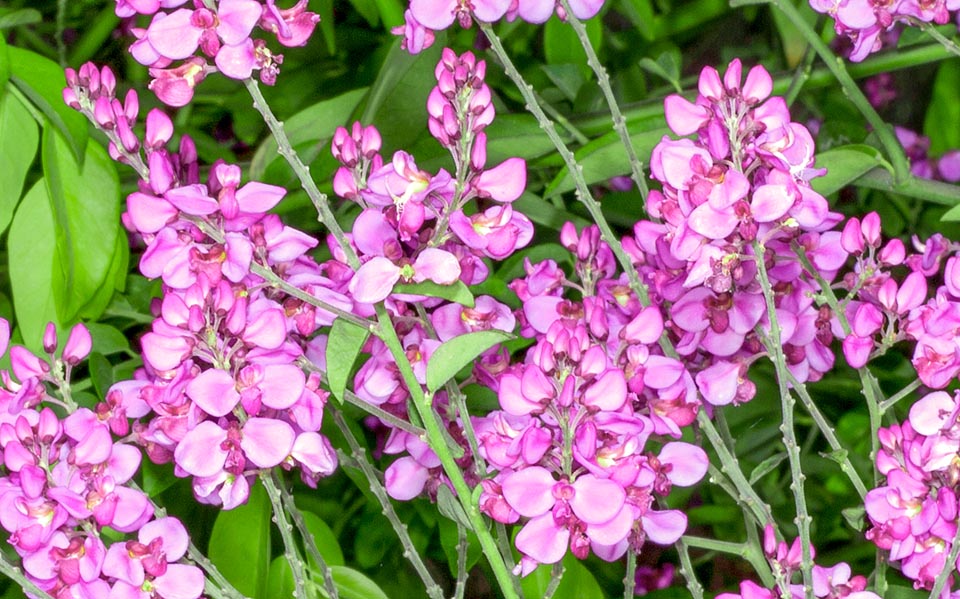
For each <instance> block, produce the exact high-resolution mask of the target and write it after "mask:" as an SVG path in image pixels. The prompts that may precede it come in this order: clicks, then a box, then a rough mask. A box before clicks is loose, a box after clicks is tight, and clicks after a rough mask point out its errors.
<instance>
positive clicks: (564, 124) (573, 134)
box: [533, 91, 590, 146]
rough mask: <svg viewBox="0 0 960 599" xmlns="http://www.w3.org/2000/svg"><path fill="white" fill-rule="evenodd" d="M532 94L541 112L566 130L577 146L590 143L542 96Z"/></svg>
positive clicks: (588, 139)
mask: <svg viewBox="0 0 960 599" xmlns="http://www.w3.org/2000/svg"><path fill="white" fill-rule="evenodd" d="M533 93H535V94H536V95H537V103H538V104H540V106H542V107H543V110H544V111H545V112H546V113H547V114H549V115H550V118H552V119H553V120H555V121H557V123H558V124H559V125H560V126H561V127H563V128H564V129H566V130H567V133H569V134H570V136H571V137H573V139H574V140H575V141H576V142H577V143H578V144H580V145H581V146H585V145H587V144H588V143H590V138H589V137H587V136H586V135H584V134H583V131H580V129H578V128H577V126H576V125H574V124H573V123H571V122H570V119H568V118H567V117H565V116H564V115H563V113H562V112H560V111H559V110H557V109H556V108H554V107H553V105H552V104H550V103H549V102H547V101H546V100H544V99H543V96H541V95H540V94H539V93H538V92H536V91H534V92H533Z"/></svg>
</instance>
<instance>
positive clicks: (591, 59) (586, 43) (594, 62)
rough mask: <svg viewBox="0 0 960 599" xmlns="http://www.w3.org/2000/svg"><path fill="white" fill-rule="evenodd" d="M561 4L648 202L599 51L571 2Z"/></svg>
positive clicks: (631, 142)
mask: <svg viewBox="0 0 960 599" xmlns="http://www.w3.org/2000/svg"><path fill="white" fill-rule="evenodd" d="M560 4H561V6H563V8H564V10H565V11H566V12H567V22H568V23H569V24H570V26H571V27H572V28H573V31H574V33H576V34H577V39H579V40H580V45H581V46H583V51H584V52H586V53H587V64H588V65H589V66H590V68H591V69H592V70H593V72H594V74H596V76H597V83H598V84H599V85H600V91H601V92H602V93H603V98H604V100H606V102H607V108H608V109H609V110H610V116H611V117H612V118H613V129H614V131H616V132H617V135H618V136H619V137H620V143H622V144H623V148H624V149H625V150H626V152H627V160H629V162H630V174H631V175H632V177H633V182H634V183H636V185H637V189H639V190H640V198H641V200H646V198H647V193H648V191H649V190H648V189H647V181H646V179H645V178H644V175H643V165H641V164H640V159H639V158H638V157H637V150H636V148H634V147H633V141H631V140H630V132H629V131H627V120H626V119H625V118H623V113H622V112H621V111H620V105H619V104H618V103H617V99H616V97H614V95H613V89H612V88H611V87H610V77H609V76H608V75H607V70H606V69H605V68H604V66H603V65H602V64H601V63H600V59H599V58H598V57H597V51H596V50H595V49H594V48H593V44H592V43H590V37H589V36H588V35H587V28H586V27H584V26H583V23H582V22H581V21H580V19H578V18H577V17H576V16H575V15H574V14H573V10H571V8H570V2H569V0H560Z"/></svg>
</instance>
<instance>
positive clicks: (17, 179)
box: [0, 46, 40, 233]
mask: <svg viewBox="0 0 960 599" xmlns="http://www.w3.org/2000/svg"><path fill="white" fill-rule="evenodd" d="M4 52H6V48H5V47H2V46H0V61H2V56H3V53H4ZM39 143H40V136H39V134H38V133H37V124H36V123H35V122H34V120H33V119H32V118H31V117H30V111H29V110H27V107H26V106H24V105H23V104H22V103H21V102H20V100H19V98H17V97H16V96H15V95H13V94H5V95H4V96H3V97H2V98H0V164H2V165H3V168H0V233H3V232H4V231H6V230H7V226H8V225H9V224H10V219H12V218H13V211H14V209H15V208H16V207H17V203H18V202H19V201H20V196H21V194H22V193H23V184H24V181H25V180H26V178H27V173H28V172H30V165H32V164H33V159H34V157H35V156H36V154H37V146H38V145H39Z"/></svg>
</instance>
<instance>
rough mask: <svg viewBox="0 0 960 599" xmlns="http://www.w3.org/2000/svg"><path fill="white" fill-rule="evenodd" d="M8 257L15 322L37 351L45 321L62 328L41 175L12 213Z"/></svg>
mask: <svg viewBox="0 0 960 599" xmlns="http://www.w3.org/2000/svg"><path fill="white" fill-rule="evenodd" d="M7 259H8V267H9V271H10V286H11V288H12V290H13V309H14V314H16V317H17V326H18V327H19V328H20V332H21V334H22V335H23V340H24V344H25V345H26V346H27V347H28V348H30V349H31V350H33V351H35V352H39V351H40V350H41V349H42V344H41V339H42V337H43V330H44V328H45V327H46V325H47V322H53V323H54V324H55V325H57V328H58V329H61V330H62V327H61V326H59V322H60V321H59V319H58V318H57V308H56V304H55V302H54V298H53V285H54V276H53V273H54V270H56V271H57V272H59V271H60V265H59V256H58V254H57V248H56V229H55V228H54V221H53V213H52V211H51V208H50V199H49V196H48V194H47V187H46V184H45V183H44V181H43V180H42V179H41V180H40V181H37V183H36V184H34V186H33V187H32V188H30V191H28V192H27V194H26V195H25V196H24V198H23V201H21V202H20V206H19V207H18V208H17V211H16V213H15V214H14V215H13V222H11V223H10V232H9V235H8V237H7Z"/></svg>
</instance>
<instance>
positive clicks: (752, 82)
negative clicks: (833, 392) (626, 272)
mask: <svg viewBox="0 0 960 599" xmlns="http://www.w3.org/2000/svg"><path fill="white" fill-rule="evenodd" d="M771 88H772V80H771V78H770V75H769V73H767V72H766V70H764V69H763V67H761V66H757V67H754V68H753V69H751V70H750V72H749V74H748V75H747V77H746V80H745V81H744V80H743V79H742V70H741V65H740V62H739V60H734V61H733V62H731V63H730V65H729V67H728V69H727V71H726V73H725V75H724V76H723V77H722V78H721V76H720V74H719V73H718V72H717V71H716V70H715V69H713V68H711V67H707V68H705V69H704V70H703V71H702V73H701V75H700V81H699V92H700V93H699V95H698V97H697V99H696V102H690V101H688V100H686V99H685V98H683V97H681V96H679V95H673V96H669V97H668V98H667V99H666V101H665V106H666V118H667V123H668V125H669V126H670V128H671V129H672V130H673V131H674V132H675V133H676V134H678V135H690V134H694V133H695V134H696V138H695V139H680V140H672V139H669V138H667V137H665V138H664V139H663V141H661V142H660V143H659V144H658V145H657V146H656V147H655V148H654V150H653V155H652V158H651V171H652V173H653V177H654V178H655V179H656V180H658V181H659V182H660V183H661V184H662V187H663V191H662V192H661V191H651V192H650V194H649V196H648V198H647V212H648V214H650V216H652V217H653V218H655V219H657V221H653V222H651V221H640V222H639V223H637V225H636V226H635V227H634V237H633V238H628V239H626V240H624V247H625V249H626V250H627V251H628V252H629V253H630V255H631V257H632V258H633V260H634V262H635V263H636V264H637V266H638V270H639V271H640V273H641V275H642V276H643V278H644V280H645V282H646V283H647V284H648V285H649V288H650V292H651V295H652V297H653V300H654V301H655V302H656V303H659V304H662V305H663V307H664V309H665V310H667V311H668V312H669V314H670V333H671V336H672V337H673V339H674V340H675V346H676V349H677V352H678V353H679V354H680V355H681V356H683V357H684V358H685V362H686V363H687V364H688V365H690V366H689V367H691V368H692V369H694V370H696V371H698V373H697V375H696V382H697V385H698V387H699V389H700V391H701V393H702V394H703V397H704V399H706V401H708V402H709V403H711V404H713V405H723V404H727V403H730V402H732V401H746V400H748V399H750V398H751V397H752V396H753V394H754V392H755V390H754V388H753V385H752V383H750V382H749V380H747V379H746V376H745V375H746V372H747V369H748V366H749V364H750V363H751V362H752V360H753V359H755V357H756V355H757V354H758V352H763V351H764V343H763V339H762V337H761V336H760V335H758V333H757V328H758V327H760V328H761V329H762V330H763V331H766V332H769V323H768V321H767V314H766V309H765V301H764V296H763V293H762V289H761V285H760V277H759V273H758V261H760V260H762V261H763V263H764V267H765V270H766V271H767V273H768V276H769V279H770V281H769V283H770V286H771V287H772V292H773V295H774V297H775V307H776V313H777V320H778V322H779V325H780V329H781V331H780V335H781V342H782V345H783V348H784V354H785V355H786V358H787V366H788V368H789V369H790V371H791V372H792V374H793V375H794V376H795V377H796V378H797V379H798V380H799V381H801V382H803V381H808V380H809V381H814V380H817V379H818V378H820V376H821V375H822V373H824V372H826V371H827V370H829V369H830V368H831V367H832V366H833V362H834V357H833V353H832V352H831V350H830V343H831V341H832V339H833V333H832V332H831V321H832V320H833V315H832V314H831V312H830V310H829V309H828V308H819V309H818V308H817V307H816V306H815V305H814V304H813V301H812V299H811V295H812V292H813V291H814V290H815V289H816V288H818V286H819V285H818V284H817V282H816V281H815V280H813V278H812V276H811V275H810V274H809V273H808V272H807V271H806V270H805V268H804V265H803V264H802V263H801V261H800V260H799V259H798V257H797V255H798V250H799V249H800V248H802V249H803V250H804V252H805V253H806V255H807V257H808V258H809V260H810V261H811V263H812V265H813V266H814V267H815V268H816V269H817V270H818V271H819V274H820V275H821V276H822V277H824V278H825V279H826V280H828V281H829V280H831V279H833V278H834V276H835V275H836V273H837V272H838V270H839V269H840V268H841V267H842V266H843V265H844V263H845V262H846V259H847V252H846V251H845V250H844V249H843V248H842V247H841V245H840V233H839V232H836V231H830V229H831V228H832V227H833V226H834V225H835V224H836V223H837V222H839V220H840V216H839V215H838V214H835V213H832V212H830V211H829V209H828V205H827V202H826V200H825V199H824V198H823V197H822V196H820V195H819V194H818V193H816V192H815V191H814V190H813V189H812V188H811V187H810V185H809V181H810V179H811V178H813V177H815V176H817V175H819V174H820V171H817V170H816V169H814V168H813V160H814V144H813V139H812V137H811V135H810V132H809V131H808V130H807V128H806V127H805V126H803V125H802V124H800V123H796V122H792V121H791V120H790V113H789V111H788V109H787V105H786V103H785V102H784V100H783V98H780V97H772V98H768V96H769V94H770V91H771ZM758 250H761V251H763V254H762V255H758V254H757V251H758Z"/></svg>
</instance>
